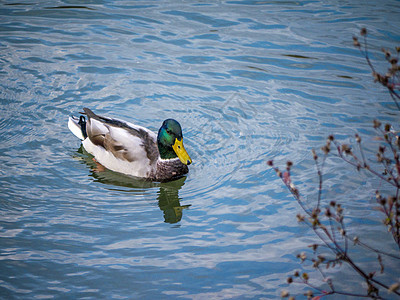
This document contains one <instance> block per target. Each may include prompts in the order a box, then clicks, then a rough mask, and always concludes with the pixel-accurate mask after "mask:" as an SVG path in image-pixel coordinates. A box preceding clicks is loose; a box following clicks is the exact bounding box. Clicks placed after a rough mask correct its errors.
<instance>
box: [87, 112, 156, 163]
mask: <svg viewBox="0 0 400 300" xmlns="http://www.w3.org/2000/svg"><path fill="white" fill-rule="evenodd" d="M83 110H84V111H85V114H86V115H87V117H88V121H87V124H86V131H87V135H88V138H89V139H90V141H91V142H92V143H93V144H94V145H96V146H99V147H103V148H104V149H105V150H106V151H108V152H110V153H112V154H113V155H114V156H115V157H116V158H118V159H120V160H123V161H127V162H135V161H141V160H143V159H146V157H147V159H148V160H149V161H150V164H151V165H152V164H155V163H156V162H157V160H158V157H159V152H158V147H157V136H156V134H155V133H154V132H152V131H150V130H148V129H147V128H144V127H141V126H138V125H134V124H131V123H128V122H125V121H122V120H117V119H111V118H107V117H102V116H99V115H96V114H95V113H94V112H92V111H91V110H90V109H88V108H84V109H83Z"/></svg>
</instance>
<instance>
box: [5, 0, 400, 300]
mask: <svg viewBox="0 0 400 300" xmlns="http://www.w3.org/2000/svg"><path fill="white" fill-rule="evenodd" d="M362 27H367V28H368V30H369V33H370V34H369V43H370V55H371V59H372V60H373V62H374V63H376V64H377V67H378V69H379V70H381V71H384V70H385V68H386V67H387V66H386V64H385V63H381V62H382V61H383V56H382V54H381V52H380V49H381V47H390V48H394V46H398V45H399V42H400V2H399V1H394V0H391V1H198V2H196V1H105V2H103V1H95V0H93V1H86V2H84V3H82V2H80V1H72V0H64V1H38V3H35V2H30V1H18V2H13V1H3V2H2V3H1V4H0V77H1V80H0V105H1V106H0V141H1V142H0V195H1V196H0V237H1V239H0V296H1V297H0V298H2V299H14V298H15V299H34V298H39V299H47V298H69V299H77V298H93V299H177V298H181V299H206V298H211V299H232V298H234V299H235V298H236V299H246V298H249V299H260V298H263V299H276V298H279V295H280V292H281V290H282V289H289V290H290V291H291V292H293V293H296V292H297V293H298V294H299V295H301V294H302V292H303V290H304V287H303V286H301V285H298V286H293V287H292V286H290V287H289V286H288V285H287V284H286V277H287V276H288V275H290V274H292V273H293V272H294V270H301V269H303V268H304V269H305V270H308V269H307V268H308V267H307V265H300V264H299V261H298V259H297V258H296V255H297V254H298V253H299V252H302V251H307V249H308V247H307V246H308V245H309V244H311V243H312V242H313V241H315V240H314V236H313V235H312V233H311V232H310V231H309V229H308V228H307V227H305V226H303V225H299V224H298V223H297V221H296V214H297V213H298V212H299V211H300V208H299V206H298V205H297V203H296V202H295V201H294V200H293V198H292V197H291V196H290V194H289V193H288V191H287V190H286V189H285V188H284V186H283V185H282V182H281V181H280V179H278V178H277V177H276V175H275V173H274V172H273V171H272V170H271V169H270V168H269V167H268V166H267V165H266V161H267V160H269V159H274V160H275V162H276V164H278V165H281V166H284V163H285V161H286V160H288V159H290V160H292V161H293V162H294V163H295V168H294V176H295V178H296V182H297V183H298V184H299V187H300V188H301V191H303V192H304V194H305V196H306V197H307V198H309V199H311V200H312V199H313V197H315V191H316V187H317V178H316V175H315V168H314V165H313V161H312V156H311V153H310V150H311V149H312V148H316V149H319V148H320V147H321V146H322V145H323V144H324V143H325V139H326V137H327V135H329V134H335V135H336V136H337V137H338V138H339V139H341V140H342V141H343V142H348V143H352V142H354V138H353V136H354V133H355V132H359V133H360V134H361V135H362V136H363V140H364V141H365V143H366V146H367V148H368V145H371V146H374V145H375V142H374V141H373V138H374V135H375V133H374V130H373V129H372V120H373V119H375V118H377V117H378V118H379V119H380V120H382V121H383V122H392V123H394V124H395V123H396V122H397V123H398V112H396V110H395V106H394V104H393V103H392V102H391V100H390V98H389V96H388V94H387V92H386V91H385V90H384V89H383V88H382V87H380V86H379V85H377V84H375V83H374V82H373V80H372V78H371V72H370V70H369V68H368V66H367V64H366V62H365V60H364V59H363V57H362V56H361V55H360V53H359V52H358V50H357V49H354V48H353V45H352V36H353V35H356V34H358V33H359V30H360V29H361V28H362ZM82 107H90V108H91V109H92V110H94V111H95V112H97V113H99V114H103V115H108V116H113V117H118V118H120V119H125V120H128V121H130V122H134V123H137V124H139V125H142V126H146V127H149V128H151V129H153V130H154V131H157V130H158V128H159V126H160V125H161V123H162V121H163V120H164V119H166V118H170V117H172V118H175V119H177V120H178V121H179V122H180V123H181V125H182V127H183V134H184V138H185V147H186V149H187V150H188V152H189V154H190V156H191V157H192V159H193V165H191V166H190V172H189V174H188V176H187V177H184V178H181V179H180V180H177V181H174V182H170V183H156V182H155V183H151V182H145V181H140V180H134V179H133V178H129V177H126V176H123V175H120V174H117V173H114V172H111V171H107V170H106V171H101V170H99V169H98V168H97V166H96V164H95V163H94V162H93V161H92V160H91V157H90V156H89V155H88V154H87V153H85V152H84V150H83V149H82V148H80V142H79V140H77V139H76V138H75V137H74V136H73V135H72V134H71V133H70V132H69V130H68V128H67V120H68V116H69V115H70V114H78V113H79V112H80V111H81V109H82ZM367 154H369V155H370V156H371V157H372V158H373V152H372V151H371V152H368V151H367ZM325 171H326V173H328V174H329V175H327V176H328V177H327V178H329V179H327V181H326V188H327V190H328V191H327V192H326V195H327V199H335V200H338V201H341V202H342V203H343V206H344V207H345V209H346V212H347V214H346V218H347V222H348V223H349V224H350V225H354V226H353V227H349V230H350V231H352V233H354V234H357V235H360V236H361V237H364V238H365V239H366V240H365V241H366V242H368V241H370V242H377V241H378V243H379V245H380V246H379V247H382V248H383V249H385V250H386V251H393V249H395V248H394V247H393V245H392V244H391V243H390V238H388V236H387V235H386V233H385V232H386V229H385V228H384V226H382V225H381V215H380V214H379V212H377V211H371V209H370V207H371V206H372V205H373V204H374V199H373V191H374V189H376V188H377V187H379V185H380V183H379V182H376V180H374V179H371V178H369V177H368V176H366V175H365V174H364V173H361V174H359V173H357V172H356V171H354V170H352V169H351V168H348V167H347V166H346V165H345V164H343V163H342V162H340V161H339V160H334V159H333V160H330V161H328V162H327V165H326V169H325ZM329 197H330V198H329ZM371 224H372V226H371ZM385 237H386V239H385ZM374 261H375V258H374V257H370V259H369V260H368V259H367V260H366V261H365V262H364V264H365V265H367V266H368V265H371V266H373V265H374ZM392 267H393V268H392V269H391V268H390V266H388V267H387V273H388V275H387V276H389V277H390V276H393V275H394V276H397V277H398V270H399V268H397V267H396V266H392ZM396 273H397V274H396ZM331 275H332V276H336V277H335V278H340V279H343V278H346V280H349V281H351V280H352V278H354V277H353V273H351V272H350V270H348V269H346V268H343V269H342V270H341V272H340V273H338V271H335V272H333V273H332V274H331ZM344 288H346V287H344ZM347 288H348V289H350V290H351V289H352V286H350V288H349V287H347ZM338 299H342V298H338Z"/></svg>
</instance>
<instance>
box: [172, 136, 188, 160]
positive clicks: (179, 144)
mask: <svg viewBox="0 0 400 300" xmlns="http://www.w3.org/2000/svg"><path fill="white" fill-rule="evenodd" d="M172 149H174V151H175V153H176V155H178V158H179V160H180V161H181V162H182V163H183V164H185V165H190V164H191V163H192V159H191V158H190V156H189V154H188V153H187V152H186V150H185V147H183V139H181V140H178V139H175V144H173V145H172Z"/></svg>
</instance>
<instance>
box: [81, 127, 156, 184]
mask: <svg viewBox="0 0 400 300" xmlns="http://www.w3.org/2000/svg"><path fill="white" fill-rule="evenodd" d="M91 122H92V126H96V127H98V129H100V130H101V131H104V132H109V133H110V134H111V136H112V137H113V139H114V140H116V141H119V142H120V143H121V144H123V146H124V147H125V148H126V149H128V150H129V152H130V153H131V154H132V155H133V156H134V157H135V158H136V159H135V161H132V162H129V161H127V160H122V159H119V158H117V157H115V156H114V155H113V154H112V153H111V152H109V151H107V150H106V149H104V148H103V147H101V146H97V145H94V144H93V143H92V142H91V140H90V139H89V138H86V139H85V140H84V141H83V142H82V144H83V147H84V148H85V150H86V151H87V152H89V153H90V154H92V155H93V156H94V157H95V158H96V160H97V161H98V162H99V163H100V164H102V165H103V166H105V167H106V168H107V169H110V170H113V171H116V172H120V173H124V174H128V175H132V176H136V177H148V176H149V174H150V173H151V172H155V170H156V167H157V164H153V165H151V164H150V163H151V162H150V160H149V158H148V157H147V153H146V151H145V150H144V148H143V147H142V140H141V139H140V138H139V137H137V136H133V135H132V134H130V133H129V132H128V131H127V130H125V129H123V128H118V127H113V126H105V125H104V124H103V123H102V122H100V121H97V120H95V119H91ZM123 122H125V123H126V124H127V125H128V126H130V127H132V128H135V129H139V128H141V129H143V130H145V131H147V132H148V133H149V136H150V137H151V138H152V139H153V140H154V143H156V141H157V136H156V134H155V133H154V132H152V131H150V130H148V129H147V128H145V127H142V126H138V125H135V124H132V123H129V122H126V121H123Z"/></svg>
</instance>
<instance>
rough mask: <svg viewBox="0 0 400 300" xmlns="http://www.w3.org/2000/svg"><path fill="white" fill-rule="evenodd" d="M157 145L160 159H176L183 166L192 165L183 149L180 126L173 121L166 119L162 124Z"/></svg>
mask: <svg viewBox="0 0 400 300" xmlns="http://www.w3.org/2000/svg"><path fill="white" fill-rule="evenodd" d="M157 145H158V150H159V151H160V156H161V158H162V159H171V158H176V157H178V158H179V160H180V161H181V162H182V163H183V164H185V165H190V164H191V163H192V159H191V158H190V156H189V154H188V153H187V152H186V150H185V147H183V136H182V128H181V125H180V124H179V123H178V122H177V121H175V120H174V119H167V120H165V121H164V123H163V124H162V126H161V128H160V130H159V131H158V136H157Z"/></svg>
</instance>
